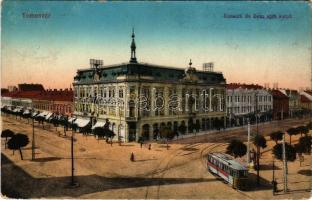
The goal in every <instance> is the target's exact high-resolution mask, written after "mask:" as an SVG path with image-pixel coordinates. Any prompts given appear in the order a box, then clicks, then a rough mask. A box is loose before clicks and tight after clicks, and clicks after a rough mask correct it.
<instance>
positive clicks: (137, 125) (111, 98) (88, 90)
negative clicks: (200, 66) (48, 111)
mask: <svg viewBox="0 0 312 200" xmlns="http://www.w3.org/2000/svg"><path fill="white" fill-rule="evenodd" d="M135 50H136V46H135V41H134V33H133V35H132V43H131V59H130V61H129V62H128V63H122V64H118V65H109V66H102V63H101V61H94V60H91V62H90V65H91V66H90V68H87V69H80V70H78V71H77V75H76V76H75V78H74V83H73V85H74V115H75V116H77V118H84V119H85V120H89V119H90V123H92V125H94V124H95V123H98V122H99V121H102V122H103V121H104V120H106V119H109V121H110V123H111V129H112V130H113V131H114V132H115V133H116V134H117V135H118V138H119V137H122V138H124V140H125V141H135V140H138V138H139V137H140V136H143V137H145V138H146V139H149V140H152V139H156V138H157V135H158V130H160V129H161V128H162V127H165V126H166V127H170V128H171V129H173V130H177V129H178V127H179V126H181V124H184V125H185V126H186V127H187V132H188V133H190V132H193V131H194V129H193V127H194V125H196V126H197V127H200V129H201V130H208V129H213V128H214V127H215V126H216V124H217V123H220V121H222V123H224V122H225V117H226V116H225V115H226V112H225V83H226V82H225V79H224V77H223V75H222V73H217V72H207V71H197V70H196V69H195V68H194V67H192V62H191V61H190V63H189V66H188V67H187V68H186V69H185V70H184V69H181V68H173V67H166V66H158V65H151V64H146V63H139V62H137V59H136V55H135V52H136V51H135ZM95 121H96V122H95Z"/></svg>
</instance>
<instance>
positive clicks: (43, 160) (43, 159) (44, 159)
mask: <svg viewBox="0 0 312 200" xmlns="http://www.w3.org/2000/svg"><path fill="white" fill-rule="evenodd" d="M61 159H62V158H60V157H45V158H35V159H34V160H33V162H49V161H56V160H61Z"/></svg>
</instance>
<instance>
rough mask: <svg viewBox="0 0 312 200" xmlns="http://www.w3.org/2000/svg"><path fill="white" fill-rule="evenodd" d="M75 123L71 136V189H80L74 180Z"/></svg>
mask: <svg viewBox="0 0 312 200" xmlns="http://www.w3.org/2000/svg"><path fill="white" fill-rule="evenodd" d="M73 126H74V122H73V121H72V135H71V181H70V187H78V183H76V182H75V180H74V170H75V168H74V128H73Z"/></svg>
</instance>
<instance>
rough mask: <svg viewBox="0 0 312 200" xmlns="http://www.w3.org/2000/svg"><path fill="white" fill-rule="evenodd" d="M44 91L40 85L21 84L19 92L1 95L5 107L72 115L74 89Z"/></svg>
mask: <svg viewBox="0 0 312 200" xmlns="http://www.w3.org/2000/svg"><path fill="white" fill-rule="evenodd" d="M32 89H33V90H32ZM42 89H43V86H42V85H40V84H19V89H18V90H17V91H13V92H6V93H4V94H2V95H1V103H2V105H3V106H15V107H23V108H25V109H36V110H39V111H49V112H53V113H57V114H64V115H71V114H72V107H73V90H72V89H65V90H56V89H55V90H42Z"/></svg>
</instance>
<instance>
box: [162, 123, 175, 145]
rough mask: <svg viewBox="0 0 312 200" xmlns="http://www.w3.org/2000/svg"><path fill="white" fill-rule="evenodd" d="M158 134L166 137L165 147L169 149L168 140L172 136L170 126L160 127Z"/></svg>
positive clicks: (172, 132)
mask: <svg viewBox="0 0 312 200" xmlns="http://www.w3.org/2000/svg"><path fill="white" fill-rule="evenodd" d="M160 136H161V137H162V138H165V139H166V142H167V149H169V144H168V141H169V140H172V139H173V138H174V131H173V130H172V129H171V128H170V127H162V129H161V130H160Z"/></svg>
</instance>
